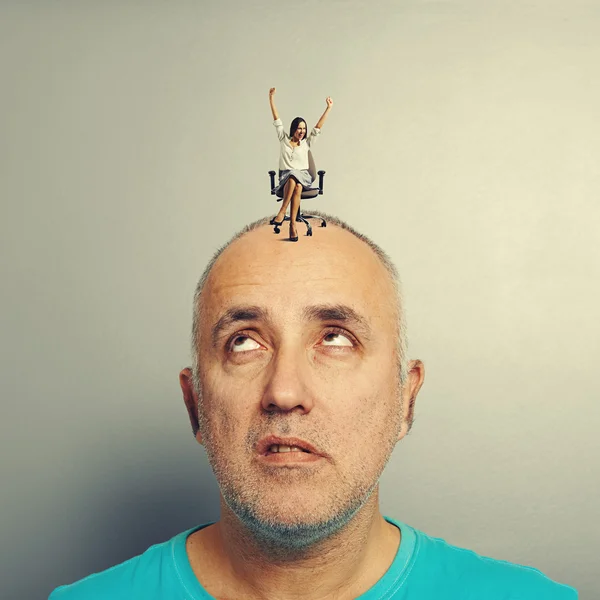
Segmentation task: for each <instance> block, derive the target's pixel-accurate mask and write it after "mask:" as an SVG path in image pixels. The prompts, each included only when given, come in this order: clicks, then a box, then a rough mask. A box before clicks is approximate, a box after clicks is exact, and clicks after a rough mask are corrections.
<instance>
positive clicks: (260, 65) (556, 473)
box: [0, 0, 600, 599]
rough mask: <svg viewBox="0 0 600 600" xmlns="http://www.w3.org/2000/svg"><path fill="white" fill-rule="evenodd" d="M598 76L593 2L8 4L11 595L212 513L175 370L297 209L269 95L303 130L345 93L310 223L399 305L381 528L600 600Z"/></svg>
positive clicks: (78, 573) (4, 388) (320, 160)
mask: <svg viewBox="0 0 600 600" xmlns="http://www.w3.org/2000/svg"><path fill="white" fill-rule="evenodd" d="M599 64H600V3H599V2H598V1H596V2H585V1H582V0H564V1H543V2H542V1H519V2H517V1H500V0H489V1H487V2H484V1H481V0H462V1H458V0H457V1H451V0H449V1H437V2H436V1H416V0H406V1H403V2H399V1H393V2H392V1H390V2H368V3H366V2H354V3H352V2H342V1H328V2H325V3H320V2H317V1H316V0H314V1H312V2H294V3H288V2H280V3H275V2H272V3H264V2H248V3H244V2H241V1H240V2H238V3H237V4H232V3H229V2H221V3H217V2H211V3H207V2H193V1H191V0H190V1H177V2H158V1H156V0H155V1H152V2H134V1H122V2H106V3H100V2H66V1H54V2H50V1H48V2H37V3H36V2H20V3H17V2H16V1H14V2H7V1H4V2H2V3H1V4H0V65H1V91H0V105H1V106H0V153H1V160H0V198H1V201H2V216H1V219H0V227H1V228H2V231H1V232H0V233H1V238H0V243H1V244H2V248H1V252H0V261H1V267H2V273H1V277H2V279H1V281H2V288H1V290H2V292H1V293H2V311H1V316H0V319H1V339H2V355H1V363H0V364H1V365H2V367H1V368H2V375H1V400H2V418H1V420H0V427H1V431H0V434H1V435H0V444H1V448H0V449H1V453H2V466H1V472H0V477H1V481H2V487H1V491H0V494H1V531H0V539H1V542H0V544H1V548H2V560H1V561H0V570H1V572H0V581H1V582H2V583H1V586H2V590H1V596H2V598H7V599H17V598H18V599H21V598H23V599H25V598H27V599H30V598H31V599H33V598H45V597H47V594H48V593H49V592H50V590H51V589H52V588H53V587H54V586H57V585H59V584H61V583H67V582H71V581H73V580H75V579H78V578H80V577H82V576H84V575H86V574H88V573H90V572H92V571H97V570H101V569H104V568H106V567H109V566H111V565H113V564H115V563H117V562H119V561H122V560H124V559H126V558H128V557H130V556H132V555H134V554H136V553H139V552H141V551H142V550H144V549H145V548H146V547H147V546H148V545H150V544H151V543H155V542H159V541H162V540H164V539H166V538H168V537H169V536H171V535H172V534H175V533H176V532H178V531H180V530H182V529H184V528H187V527H191V526H193V525H195V524H197V523H199V522H203V521H206V520H208V519H212V518H215V517H216V516H217V494H216V487H215V484H214V481H213V479H212V475H211V474H210V471H209V468H208V465H207V463H206V459H205V457H204V454H203V451H202V450H201V449H200V448H199V447H198V446H197V445H196V444H195V443H194V440H193V438H192V435H191V431H190V429H189V425H188V422H187V417H186V413H185V410H184V407H183V403H182V401H181V399H180V392H179V388H178V382H177V374H178V371H179V369H180V368H181V367H183V366H185V365H186V364H187V363H188V361H189V358H188V356H189V355H188V330H189V326H190V317H191V298H192V291H193V287H194V284H195V282H196V279H197V278H198V276H199V274H200V272H201V270H202V268H203V266H204V264H205V262H206V261H207V260H208V258H209V257H210V255H211V254H212V252H213V251H214V250H215V249H216V247H217V246H218V245H219V244H220V243H221V242H223V241H224V240H225V239H227V238H228V237H229V235H230V234H232V233H233V232H234V231H235V230H237V229H238V228H240V227H241V226H243V225H244V224H245V223H247V222H248V221H250V220H253V219H255V218H258V217H261V216H263V215H265V214H269V213H272V214H274V210H275V206H274V202H273V201H272V199H271V197H270V196H269V194H268V178H267V175H266V172H267V171H268V170H269V169H271V168H275V167H276V162H277V140H276V136H275V130H274V128H273V126H272V124H271V116H270V111H269V106H268V89H269V87H271V86H277V89H278V95H277V102H278V107H279V110H280V113H281V115H282V117H283V119H284V121H285V122H286V126H287V124H288V123H289V121H290V120H291V119H292V118H293V117H294V116H296V115H298V114H299V115H301V116H304V117H305V118H306V119H307V120H308V122H309V125H314V123H315V122H316V120H317V119H318V117H319V116H320V114H321V112H322V111H323V109H324V107H325V97H326V96H327V95H331V96H332V97H333V99H334V102H335V104H334V108H333V111H332V113H331V116H330V118H329V120H328V121H327V123H326V125H325V127H324V129H323V134H322V136H321V138H320V139H319V142H318V147H316V148H315V155H316V160H317V166H318V167H321V168H325V169H326V170H327V172H328V174H327V177H326V195H324V196H323V197H321V198H319V199H318V200H317V201H316V202H315V203H314V205H315V206H317V205H318V207H319V208H321V209H323V210H327V211H329V212H332V213H335V214H338V215H340V216H341V217H343V218H346V219H348V220H349V221H350V223H352V224H354V225H355V226H357V227H358V228H359V229H361V230H362V231H364V232H365V233H366V234H368V235H371V236H372V237H373V238H374V239H375V240H376V241H378V242H379V243H380V244H381V245H382V246H383V247H384V248H385V249H387V250H388V251H389V252H390V253H391V255H392V256H393V258H394V259H395V261H396V262H397V264H398V266H399V268H400V271H401V273H402V277H403V280H404V284H405V288H406V295H407V311H408V318H409V327H410V334H411V355H412V356H413V357H420V358H422V359H423V360H424V361H425V363H426V367H427V377H426V383H425V386H424V388H423V390H422V394H421V396H420V401H419V404H418V412H417V420H416V423H415V427H414V430H413V432H412V433H411V435H410V436H409V438H407V439H406V440H405V441H404V442H403V443H402V444H401V446H400V447H399V448H398V449H397V451H396V452H395V454H394V457H393V459H392V462H391V464H390V465H389V468H388V470H387V472H386V474H385V476H384V478H383V481H382V499H383V509H384V511H385V512H386V513H387V514H390V515H394V516H396V517H398V518H400V519H402V520H404V521H406V522H409V523H411V524H412V525H414V526H416V527H418V528H421V529H423V530H425V531H426V532H428V533H430V534H432V535H435V536H440V537H444V538H446V539H447V540H448V541H450V542H452V543H454V544H456V545H461V546H466V547H469V548H472V549H474V550H476V551H478V552H480V553H483V554H486V555H492V556H495V557H498V558H502V559H507V560H510V561H516V562H519V563H524V564H528V565H533V566H535V567H537V568H539V569H541V570H543V571H544V572H546V573H547V574H549V575H550V576H551V577H553V578H556V579H558V580H562V581H564V582H567V583H570V584H572V585H576V586H578V587H579V589H580V591H581V592H582V597H589V598H592V597H599V596H600V584H599V583H598V578H597V566H598V563H597V553H598V552H597V551H598V538H599V535H598V531H599V530H598V525H597V507H598V505H599V504H600V497H599V484H598V472H600V469H599V463H600V448H599V442H598V427H599V424H600V419H599V408H598V399H599V398H598V396H599V393H598V380H597V375H594V373H593V370H595V371H596V372H597V361H598V358H599V354H600V353H599V351H598V339H599V333H600V331H599V325H598V317H597V307H598V305H599V304H600V294H599V284H598V275H599V266H600V251H599V244H598V230H599V222H600V219H599V218H600V211H599V208H598V205H599V203H598V192H599V190H600V177H599V171H598V165H599V164H600V141H599V140H600V84H599V83H598V65H599ZM301 243H310V242H309V241H308V240H301ZM594 368H595V369H594ZM367 442H368V441H367Z"/></svg>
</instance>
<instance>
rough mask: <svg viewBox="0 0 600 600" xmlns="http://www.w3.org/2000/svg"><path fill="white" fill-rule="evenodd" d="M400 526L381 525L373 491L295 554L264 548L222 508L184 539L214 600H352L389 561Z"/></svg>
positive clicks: (202, 581)
mask: <svg viewBox="0 0 600 600" xmlns="http://www.w3.org/2000/svg"><path fill="white" fill-rule="evenodd" d="M399 542H400V530H399V529H398V528H397V527H395V526H393V525H391V524H389V523H387V522H386V521H385V520H384V519H383V517H382V516H381V513H380V512H379V506H378V494H377V493H374V494H373V495H372V496H371V498H370V499H369V501H368V502H367V503H366V504H365V506H363V507H362V509H361V510H360V511H359V513H358V514H357V515H356V516H355V517H354V518H353V519H352V520H351V521H350V523H348V524H347V525H346V526H345V527H344V528H342V530H340V531H339V532H338V533H337V534H334V535H333V536H331V537H330V538H328V539H326V540H324V541H322V542H320V543H317V544H315V545H313V546H312V547H311V548H310V549H308V550H306V551H304V552H302V553H298V554H296V555H295V556H294V555H290V554H286V555H284V554H283V553H282V555H281V557H280V559H279V560H278V559H277V556H274V554H273V548H269V549H265V547H264V546H263V545H261V544H260V543H259V542H258V541H257V540H256V538H255V537H254V536H253V535H252V534H251V533H250V532H249V530H248V529H247V528H246V527H245V526H244V525H242V524H241V523H240V521H239V520H238V519H237V518H236V517H235V516H234V515H232V514H231V513H229V509H228V508H227V507H223V516H222V518H221V520H220V521H219V522H218V523H216V524H215V525H212V526H210V527H207V528H205V529H201V530H200V531H198V532H196V533H194V534H193V535H192V536H190V538H188V544H187V551H188V556H189V558H190V563H191V565H192V569H193V570H194V573H195V574H196V576H197V577H198V579H199V581H200V583H201V584H202V585H203V587H204V588H205V589H206V590H207V592H208V593H210V594H211V595H212V596H214V597H216V598H247V599H249V600H250V599H255V598H256V599H258V598H260V599H265V600H270V599H277V600H292V599H296V598H303V599H313V598H314V599H319V600H325V599H333V598H349V597H351V598H356V597H357V596H360V595H361V594H362V593H364V592H366V591H367V590H368V589H369V588H371V587H372V586H373V585H374V584H375V583H376V582H377V581H378V580H379V579H380V578H381V577H382V576H383V575H384V573H385V572H386V571H387V569H388V568H389V567H390V565H391V564H392V562H393V560H394V557H395V555H396V552H397V550H398V545H399Z"/></svg>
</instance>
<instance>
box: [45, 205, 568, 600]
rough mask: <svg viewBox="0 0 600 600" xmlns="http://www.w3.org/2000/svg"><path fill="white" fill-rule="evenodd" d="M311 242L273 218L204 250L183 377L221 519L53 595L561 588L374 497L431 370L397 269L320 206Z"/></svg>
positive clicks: (462, 594) (406, 596) (459, 595)
mask: <svg viewBox="0 0 600 600" xmlns="http://www.w3.org/2000/svg"><path fill="white" fill-rule="evenodd" d="M324 216H325V217H326V218H327V220H328V221H329V227H327V228H326V229H319V230H317V231H316V232H315V235H314V236H313V238H311V239H310V240H309V241H308V242H307V243H305V244H289V243H286V242H285V241H282V240H281V238H279V237H277V236H274V235H273V233H272V231H271V228H270V227H269V225H268V222H269V221H268V218H265V219H263V220H261V221H258V222H256V223H253V224H252V225H250V226H248V227H247V228H246V229H244V230H243V231H242V232H241V233H240V234H238V235H237V236H235V237H234V238H233V240H231V241H230V242H229V243H228V244H227V245H226V246H225V247H224V248H222V249H221V250H220V251H219V252H218V253H217V255H216V256H215V257H214V259H213V260H212V261H211V262H210V263H209V265H208V267H207V269H206V271H205V272H204V274H203V276H202V277H201V279H200V281H199V283H198V287H197V290H196V294H195V298H194V318H193V335H192V340H193V343H192V355H193V364H192V367H190V368H186V369H184V370H183V371H182V372H181V373H180V384H181V389H182V391H183V397H184V400H185V405H186V407H187V411H188V414H189V418H190V421H191V424H192V428H193V431H194V435H195V437H196V440H197V441H198V443H199V444H201V445H203V446H204V448H205V450H206V452H207V456H208V459H209V461H210V464H211V466H212V468H213V470H214V473H215V476H216V479H217V482H218V485H219V488H220V493H221V519H220V520H219V521H218V522H217V523H213V524H205V525H201V526H199V527H196V528H194V529H193V530H190V531H185V532H183V533H181V534H180V535H178V536H176V537H174V538H173V539H172V540H170V541H168V542H165V543H163V544H159V545H157V546H153V547H152V548H150V549H149V550H147V551H146V552H145V553H144V554H142V555H141V556H138V557H136V558H133V559H131V560H130V561H128V562H125V563H123V564H121V565H119V566H117V567H113V568H112V569H110V570H108V571H105V572H103V573H100V574H96V575H92V576H91V577H88V578H86V579H83V580H82V581H80V582H78V583H75V584H73V585H71V586H64V587H61V588H58V589H57V590H55V591H54V592H53V594H52V595H51V599H52V600H71V599H80V598H81V599H86V600H90V599H96V598H98V599H100V598H107V599H110V600H117V599H123V600H125V599H127V600H131V599H133V598H140V599H143V600H159V599H165V600H166V599H169V600H171V599H177V600H180V599H186V600H200V599H207V598H218V599H232V600H238V599H248V600H251V599H252V600H254V599H261V600H265V599H267V600H270V599H272V600H288V599H299V598H302V599H308V600H313V599H314V600H317V599H318V600H333V599H336V600H338V599H354V598H360V599H365V600H366V599H370V600H384V599H386V600H387V599H394V600H429V599H431V600H434V599H435V600H442V599H457V600H459V599H460V600H467V599H472V600H495V599H497V600H500V599H502V600H509V599H515V600H516V599H520V600H525V599H532V600H533V599H535V600H541V599H544V600H553V599H556V600H562V599H565V600H568V599H573V598H577V592H576V591H575V590H573V589H572V588H569V587H567V586H564V585H561V584H558V583H555V582H553V581H551V580H550V579H548V578H547V577H546V576H544V575H543V574H542V573H540V572H539V571H537V570H535V569H532V568H529V567H522V566H518V565H513V564H509V563H506V562H502V561H496V560H493V559H490V558H485V557H481V556H478V555H477V554H475V553H473V552H470V551H467V550H463V549H459V548H456V547H454V546H451V545H449V544H447V543H446V542H444V541H443V540H439V539H434V538H431V537H429V536H427V535H425V534H424V533H421V532H420V531H417V530H415V529H413V528H411V527H410V526H408V525H406V524H404V523H402V522H399V521H397V520H395V519H393V518H389V517H383V516H382V514H381V512H380V509H379V488H378V481H379V478H380V475H381V473H382V471H383V469H384V466H385V464H386V463H387V461H388V459H389V458H390V455H391V453H392V450H393V449H394V447H395V445H396V444H397V443H398V442H399V441H400V440H402V438H403V437H404V436H405V435H406V434H407V432H408V431H409V429H410V427H411V423H412V420H413V413H414V406H415V400H416V397H417V394H418V392H419V389H420V387H421V385H422V383H423V376H424V368H423V365H422V363H421V362H420V361H418V360H408V359H407V355H406V333H405V326H404V314H403V308H402V300H401V296H400V291H399V288H398V280H397V275H396V270H395V268H394V266H393V265H392V263H391V262H390V260H389V258H388V257H387V256H386V255H385V254H384V253H383V252H382V250H381V249H380V248H379V247H378V246H376V245H375V244H374V243H373V242H371V241H370V240H368V239H367V238H366V237H364V236H362V235H360V234H359V233H357V232H356V231H355V230H353V229H351V228H350V227H349V226H348V225H346V224H345V223H343V222H341V221H340V220H338V219H335V218H332V217H330V216H327V215H324Z"/></svg>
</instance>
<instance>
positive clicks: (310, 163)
mask: <svg viewBox="0 0 600 600" xmlns="http://www.w3.org/2000/svg"><path fill="white" fill-rule="evenodd" d="M308 172H309V173H310V176H311V177H312V178H313V181H315V180H316V179H317V167H315V159H314V158H313V155H312V151H311V150H309V151H308Z"/></svg>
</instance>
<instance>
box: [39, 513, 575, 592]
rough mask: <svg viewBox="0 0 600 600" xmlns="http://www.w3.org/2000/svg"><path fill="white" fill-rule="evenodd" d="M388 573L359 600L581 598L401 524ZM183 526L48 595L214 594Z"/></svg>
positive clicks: (524, 570) (530, 572)
mask: <svg viewBox="0 0 600 600" xmlns="http://www.w3.org/2000/svg"><path fill="white" fill-rule="evenodd" d="M386 519H387V520H388V521H389V522H390V523H392V524H393V525H396V527H399V528H400V531H401V532H402V538H401V542H400V546H399V548H398V552H397V553H396V557H395V558H394V562H393V563H392V564H391V566H390V568H389V569H388V570H387V572H386V573H385V575H384V576H383V577H382V578H381V579H380V580H379V581H378V582H377V583H376V584H375V585H374V586H373V587H372V588H371V589H370V590H368V591H367V592H366V593H364V594H363V595H362V596H360V597H359V598H358V599H357V600H576V599H577V598H578V594H577V592H576V591H575V590H574V589H573V588H571V587H568V586H566V585H562V584H560V583H556V582H554V581H552V580H551V579H548V578H547V577H546V576H545V575H543V574H542V573H540V571H538V570H537V569H533V568H530V567H523V566H520V565H515V564H512V563H508V562H504V561H500V560H494V559H492V558H486V557H482V556H479V555H478V554H476V553H475V552H471V551H470V550H464V549H462V548H456V547H455V546H451V545H450V544H447V543H446V542H445V541H444V540H441V539H437V538H432V537H429V536H428V535H425V534H424V533H422V532H420V531H417V530H416V529H413V528H412V527H409V526H408V525H405V524H404V523H400V522H399V521H396V520H394V519H390V518H388V517H386ZM206 526H207V525H203V526H201V527H196V528H194V529H190V530H189V531H184V532H183V533H180V534H179V535H176V536H175V537H174V538H172V539H171V540H169V541H168V542H164V543H162V544H157V545H155V546H152V547H151V548H149V549H148V550H146V552H144V554H142V555H141V556H137V557H135V558H132V559H131V560H128V561H126V562H124V563H122V564H120V565H117V566H116V567H112V568H111V569H108V570H106V571H103V572H102V573H97V574H95V575H90V576H89V577H86V578H85V579H82V580H81V581H78V582H77V583H74V584H72V585H67V586H62V587H59V588H57V589H56V590H54V592H52V594H51V595H50V598H49V600H101V599H102V600H136V599H138V598H139V599H140V600H210V599H212V600H214V598H213V596H211V595H210V594H208V593H207V592H206V591H205V590H204V588H203V587H202V585H201V584H200V583H199V581H198V580H197V579H196V577H195V575H194V572H193V571H192V568H191V566H190V563H189V560H188V557H187V552H186V539H187V537H188V536H189V535H190V534H191V533H193V532H194V531H197V530H198V529H201V528H202V527H206Z"/></svg>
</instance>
